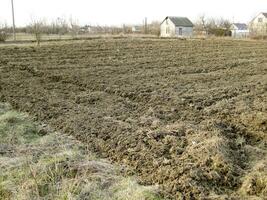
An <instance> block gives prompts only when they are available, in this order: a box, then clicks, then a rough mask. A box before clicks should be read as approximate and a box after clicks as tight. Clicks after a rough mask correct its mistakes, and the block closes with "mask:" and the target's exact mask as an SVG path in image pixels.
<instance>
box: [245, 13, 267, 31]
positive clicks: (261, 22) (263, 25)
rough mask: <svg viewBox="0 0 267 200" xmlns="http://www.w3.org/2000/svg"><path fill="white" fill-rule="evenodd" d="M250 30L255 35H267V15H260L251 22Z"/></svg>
mask: <svg viewBox="0 0 267 200" xmlns="http://www.w3.org/2000/svg"><path fill="white" fill-rule="evenodd" d="M249 29H250V32H251V33H252V34H253V35H267V13H264V12H262V13H260V14H258V15H257V16H256V17H255V18H254V19H253V20H252V21H251V22H250V27H249Z"/></svg>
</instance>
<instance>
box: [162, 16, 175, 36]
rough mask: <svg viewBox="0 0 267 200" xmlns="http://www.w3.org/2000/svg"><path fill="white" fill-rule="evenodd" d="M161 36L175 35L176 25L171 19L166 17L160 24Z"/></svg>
mask: <svg viewBox="0 0 267 200" xmlns="http://www.w3.org/2000/svg"><path fill="white" fill-rule="evenodd" d="M160 36H161V37H174V36H175V25H174V23H173V22H172V21H171V20H170V19H169V18H167V19H165V20H164V21H163V22H162V23H161V25H160Z"/></svg>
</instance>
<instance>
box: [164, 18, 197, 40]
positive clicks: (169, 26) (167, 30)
mask: <svg viewBox="0 0 267 200" xmlns="http://www.w3.org/2000/svg"><path fill="white" fill-rule="evenodd" d="M179 28H182V35H179ZM160 36H161V37H191V36H193V27H175V25H174V23H173V22H172V21H171V20H170V19H169V18H167V19H165V20H164V21H163V22H162V24H161V25H160Z"/></svg>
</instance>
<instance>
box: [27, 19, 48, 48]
mask: <svg viewBox="0 0 267 200" xmlns="http://www.w3.org/2000/svg"><path fill="white" fill-rule="evenodd" d="M44 27H45V22H44V20H41V19H33V20H32V22H31V24H30V26H29V28H30V32H31V33H32V34H33V35H34V37H35V40H36V42H37V46H40V43H41V40H42V34H43V33H44V29H45V28H44Z"/></svg>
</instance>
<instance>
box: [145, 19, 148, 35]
mask: <svg viewBox="0 0 267 200" xmlns="http://www.w3.org/2000/svg"><path fill="white" fill-rule="evenodd" d="M147 32H148V31H147V18H145V34H147Z"/></svg>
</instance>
